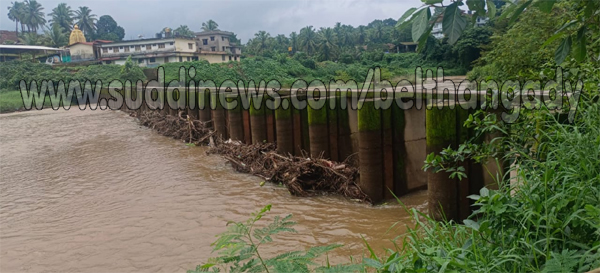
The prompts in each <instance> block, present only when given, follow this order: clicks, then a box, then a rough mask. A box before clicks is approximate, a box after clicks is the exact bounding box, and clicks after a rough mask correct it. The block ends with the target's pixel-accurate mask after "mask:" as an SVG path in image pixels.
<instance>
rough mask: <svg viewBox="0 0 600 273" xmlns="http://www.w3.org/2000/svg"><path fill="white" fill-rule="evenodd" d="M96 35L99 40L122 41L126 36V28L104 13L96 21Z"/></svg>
mask: <svg viewBox="0 0 600 273" xmlns="http://www.w3.org/2000/svg"><path fill="white" fill-rule="evenodd" d="M94 37H95V38H96V39H98V40H109V41H121V40H123V37H125V30H124V29H123V28H122V27H120V26H119V25H118V24H117V22H116V21H115V20H114V19H113V18H112V17H111V16H110V15H102V16H100V19H98V22H97V23H96V35H95V36H94Z"/></svg>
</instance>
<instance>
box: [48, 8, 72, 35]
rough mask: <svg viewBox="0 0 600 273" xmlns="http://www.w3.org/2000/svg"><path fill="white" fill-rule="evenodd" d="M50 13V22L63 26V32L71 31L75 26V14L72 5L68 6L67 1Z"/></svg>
mask: <svg viewBox="0 0 600 273" xmlns="http://www.w3.org/2000/svg"><path fill="white" fill-rule="evenodd" d="M48 15H50V16H51V17H52V19H50V21H49V23H50V24H53V25H54V24H57V25H58V26H60V27H61V28H62V30H63V32H69V31H71V28H72V27H73V17H74V16H75V13H74V12H73V10H72V9H71V6H67V4H66V3H60V4H58V6H57V7H56V8H54V9H52V12H51V13H50V14H48Z"/></svg>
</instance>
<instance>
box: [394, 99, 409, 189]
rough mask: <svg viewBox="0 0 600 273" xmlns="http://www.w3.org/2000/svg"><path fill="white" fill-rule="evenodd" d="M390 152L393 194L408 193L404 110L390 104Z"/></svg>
mask: <svg viewBox="0 0 600 273" xmlns="http://www.w3.org/2000/svg"><path fill="white" fill-rule="evenodd" d="M391 114H392V153H393V162H394V167H393V168H394V194H396V196H402V195H405V194H406V193H408V184H407V179H406V167H407V165H406V143H405V141H404V131H405V124H406V123H405V116H404V110H403V109H401V108H400V107H398V105H397V104H395V103H393V104H392V113H391Z"/></svg>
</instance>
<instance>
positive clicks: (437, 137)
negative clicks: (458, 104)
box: [425, 106, 457, 148]
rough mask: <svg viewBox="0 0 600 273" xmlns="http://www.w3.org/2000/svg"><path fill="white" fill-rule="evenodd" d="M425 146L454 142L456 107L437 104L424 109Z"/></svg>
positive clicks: (437, 146)
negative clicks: (439, 107)
mask: <svg viewBox="0 0 600 273" xmlns="http://www.w3.org/2000/svg"><path fill="white" fill-rule="evenodd" d="M425 124H426V129H425V130H426V135H427V146H428V147H435V148H440V147H441V146H443V147H446V146H448V143H456V138H457V135H456V109H450V107H444V108H442V109H438V108H437V106H434V107H432V108H431V109H428V110H427V111H426V120H425Z"/></svg>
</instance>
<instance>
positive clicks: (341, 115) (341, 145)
mask: <svg viewBox="0 0 600 273" xmlns="http://www.w3.org/2000/svg"><path fill="white" fill-rule="evenodd" d="M337 100H338V105H339V107H340V108H338V111H337V115H338V119H337V120H338V155H339V156H338V160H339V161H340V162H343V161H344V160H346V158H348V157H349V156H351V155H352V154H353V153H354V151H353V149H352V139H351V132H350V117H349V116H348V108H349V107H348V105H346V108H345V109H342V108H341V105H342V100H344V101H345V100H346V96H345V95H343V96H341V97H339V98H337Z"/></svg>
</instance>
